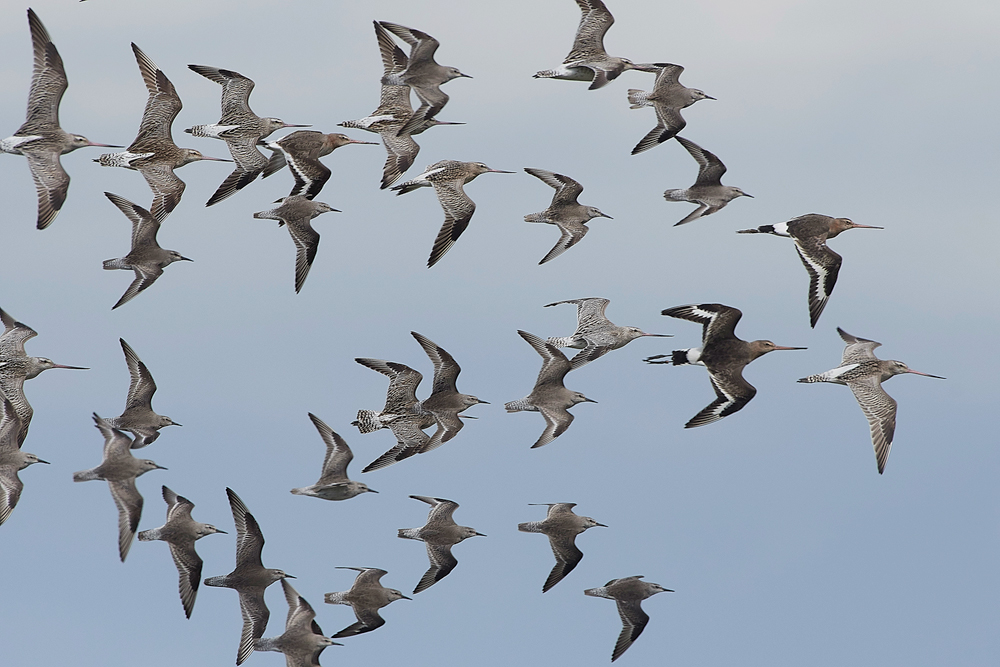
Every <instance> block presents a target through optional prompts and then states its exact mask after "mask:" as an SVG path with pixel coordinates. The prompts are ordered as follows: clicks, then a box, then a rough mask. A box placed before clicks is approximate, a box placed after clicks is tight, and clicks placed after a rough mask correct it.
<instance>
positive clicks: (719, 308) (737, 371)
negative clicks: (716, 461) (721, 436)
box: [645, 303, 806, 428]
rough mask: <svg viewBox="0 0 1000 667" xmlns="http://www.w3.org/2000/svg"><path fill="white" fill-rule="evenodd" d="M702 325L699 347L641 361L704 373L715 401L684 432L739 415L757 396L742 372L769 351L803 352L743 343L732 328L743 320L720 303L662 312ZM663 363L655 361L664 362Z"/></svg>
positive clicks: (765, 343)
mask: <svg viewBox="0 0 1000 667" xmlns="http://www.w3.org/2000/svg"><path fill="white" fill-rule="evenodd" d="M662 314H663V315H667V316H669V317H677V318H679V319H682V320H688V321H690V322H698V323H699V324H701V325H703V327H702V333H701V347H692V348H689V349H686V350H674V351H673V352H672V353H671V354H670V355H666V354H657V355H654V356H652V357H647V358H646V359H645V361H646V363H650V364H671V363H672V364H673V365H674V366H682V365H684V364H700V365H702V366H704V367H705V368H707V369H708V377H709V379H710V380H711V381H712V388H713V389H715V395H716V399H715V400H714V401H712V402H711V403H710V404H709V405H708V407H706V408H705V409H704V410H702V411H701V412H699V413H698V414H696V415H695V416H694V417H692V418H691V419H690V420H688V423H687V424H685V425H684V428H694V427H695V426H704V425H705V424H711V423H712V422H715V421H719V420H720V419H722V418H723V417H728V416H729V415H731V414H733V413H734V412H739V411H740V410H742V409H743V406H745V405H746V404H747V403H749V402H750V400H751V399H752V398H753V397H754V395H755V394H756V393H757V389H756V388H754V386H753V385H752V384H750V383H749V382H747V381H746V380H744V379H743V368H744V367H745V366H746V365H747V364H749V363H750V362H751V361H753V360H754V359H756V358H757V357H759V356H761V355H764V354H767V353H768V352H771V351H773V350H804V349H806V348H804V347H782V346H781V345H775V344H774V343H772V342H771V341H769V340H755V341H752V342H749V343H748V342H747V341H745V340H743V339H741V338H737V337H736V324H737V322H739V321H740V318H741V317H743V313H741V312H740V311H739V310H737V309H736V308H732V307H730V306H723V305H722V304H721V303H701V304H698V305H696V306H676V307H674V308H667V309H666V310H664V311H663V312H662ZM668 356H669V359H668V360H666V361H658V360H660V359H665V358H666V357H668Z"/></svg>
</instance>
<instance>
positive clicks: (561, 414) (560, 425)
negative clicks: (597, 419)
mask: <svg viewBox="0 0 1000 667" xmlns="http://www.w3.org/2000/svg"><path fill="white" fill-rule="evenodd" d="M517 333H518V335H519V336H520V337H521V338H523V339H524V340H525V342H527V343H528V345H530V346H531V347H532V348H534V350H535V352H537V353H538V354H539V355H541V357H542V369H541V370H540V371H539V372H538V379H537V380H535V387H534V389H532V390H531V393H530V394H528V395H527V396H526V397H525V398H522V399H521V400H519V401H511V402H510V403H506V404H504V408H506V409H507V412H521V411H529V412H540V413H542V416H543V417H545V430H544V431H542V435H541V436H540V437H539V438H538V440H537V441H535V444H533V445H532V446H531V448H532V449H534V448H535V447H541V446H542V445H547V444H549V443H550V442H552V441H553V440H555V439H556V438H558V437H559V436H560V435H562V434H563V433H565V431H566V429H568V428H569V425H570V424H572V423H573V415H571V414H570V413H569V410H568V408H571V407H573V406H574V405H576V404H577V403H583V402H588V403H596V402H597V401H595V400H593V399H590V398H587V397H586V396H584V395H583V394H581V393H580V392H578V391H571V390H569V389H567V388H566V385H564V384H563V378H565V377H566V374H567V373H569V371H570V368H571V364H570V361H569V359H567V358H566V355H565V354H563V353H562V352H560V351H559V349H558V348H557V347H556V346H555V345H552V344H551V343H547V342H545V341H544V340H542V339H541V338H539V337H538V336H536V335H535V334H531V333H528V332H527V331H520V330H518V332H517Z"/></svg>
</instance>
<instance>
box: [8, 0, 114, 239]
mask: <svg viewBox="0 0 1000 667" xmlns="http://www.w3.org/2000/svg"><path fill="white" fill-rule="evenodd" d="M28 28H29V29H30V30H31V45H32V50H33V53H34V55H35V66H34V69H33V70H32V73H31V90H30V92H29V93H28V113H27V114H26V117H25V120H24V124H23V125H21V127H19V128H18V130H17V132H15V133H14V136H11V137H7V138H6V139H4V140H3V141H0V153H13V154H15V155H23V156H25V157H26V158H28V168H29V169H30V170H31V177H32V178H33V179H34V181H35V189H36V190H37V191H38V223H37V226H38V229H45V228H46V227H48V226H49V225H50V224H52V221H53V220H55V219H56V216H57V215H59V210H60V209H61V208H62V205H63V203H64V202H65V201H66V191H67V190H68V189H69V174H67V173H66V170H65V169H63V166H62V163H61V162H60V161H59V156H60V155H64V154H66V153H70V152H72V151H75V150H76V149H77V148H83V147H84V146H103V147H105V148H121V146H113V145H111V144H97V143H94V142H93V141H91V140H90V139H87V137H84V136H81V135H79V134H69V133H68V132H64V131H63V129H62V128H61V127H59V103H60V102H61V101H62V97H63V93H65V92H66V88H67V87H68V86H69V82H68V81H67V79H66V70H65V69H64V68H63V61H62V58H61V57H59V51H57V50H56V45H55V44H53V43H52V39H51V38H50V37H49V33H48V31H47V30H46V29H45V26H44V25H42V21H41V19H39V18H38V15H37V14H35V12H34V11H33V10H32V9H31V8H29V9H28Z"/></svg>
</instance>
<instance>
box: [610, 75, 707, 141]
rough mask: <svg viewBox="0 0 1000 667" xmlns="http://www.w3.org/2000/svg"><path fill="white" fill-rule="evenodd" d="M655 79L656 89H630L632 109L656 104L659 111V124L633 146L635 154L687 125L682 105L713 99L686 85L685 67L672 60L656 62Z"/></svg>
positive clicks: (670, 136) (657, 120) (656, 109)
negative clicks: (682, 74)
mask: <svg viewBox="0 0 1000 667" xmlns="http://www.w3.org/2000/svg"><path fill="white" fill-rule="evenodd" d="M655 67H656V68H657V69H656V81H655V82H654V83H653V91H652V92H650V93H647V92H646V91H644V90H636V89H635V88H632V89H629V91H628V101H629V103H630V104H631V105H632V106H631V107H629V108H631V109H641V108H642V107H653V109H654V110H655V111H656V127H654V128H653V129H652V130H650V131H649V133H648V134H646V136H644V137H643V138H642V139H641V140H640V141H639V143H637V144H636V145H635V148H633V149H632V155H635V154H636V153H641V152H643V151H648V150H649V149H650V148H655V147H656V146H658V145H660V144H662V143H663V142H664V141H668V140H670V139H673V138H674V135H676V134H677V133H678V132H680V131H681V130H683V129H684V127H685V126H686V125H687V121H685V120H684V118H683V116H681V109H684V108H686V107H689V106H691V105H692V104H694V103H695V102H697V101H698V100H714V99H715V98H714V97H711V96H710V95H706V94H705V93H704V92H703V91H700V90H698V89H697V88H686V87H685V86H683V85H682V84H681V82H680V81H678V79H679V78H680V76H681V72H683V71H684V68H683V67H681V66H680V65H672V64H670V63H655Z"/></svg>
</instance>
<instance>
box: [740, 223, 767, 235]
mask: <svg viewBox="0 0 1000 667" xmlns="http://www.w3.org/2000/svg"><path fill="white" fill-rule="evenodd" d="M736 233H737V234H774V233H775V231H774V225H761V226H760V227H757V228H756V229H741V230H739V231H737V232H736Z"/></svg>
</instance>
